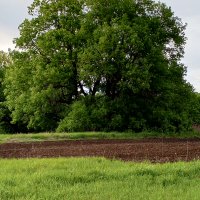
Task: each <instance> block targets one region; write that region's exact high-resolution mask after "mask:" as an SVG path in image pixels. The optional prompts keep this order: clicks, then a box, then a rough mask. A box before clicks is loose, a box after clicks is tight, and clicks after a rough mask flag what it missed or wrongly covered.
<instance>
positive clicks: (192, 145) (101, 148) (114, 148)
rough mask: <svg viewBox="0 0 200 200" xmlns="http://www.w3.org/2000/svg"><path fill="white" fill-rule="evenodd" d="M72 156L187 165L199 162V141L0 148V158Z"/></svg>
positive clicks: (59, 143) (40, 144)
mask: <svg viewBox="0 0 200 200" xmlns="http://www.w3.org/2000/svg"><path fill="white" fill-rule="evenodd" d="M72 156H73V157H74V156H78V157H82V156H87V157H92V156H103V157H106V158H111V159H121V160H124V161H144V160H148V161H151V162H174V161H180V160H183V161H189V160H195V159H199V158H200V139H143V140H77V141H46V142H32V143H6V144H1V145H0V157H1V158H29V157H37V158H44V157H72Z"/></svg>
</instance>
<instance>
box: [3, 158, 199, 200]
mask: <svg viewBox="0 0 200 200" xmlns="http://www.w3.org/2000/svg"><path fill="white" fill-rule="evenodd" d="M0 165H1V170H0V199H2V200H7V199H17V200H18V199H26V200H27V199H30V200H32V199H34V200H38V199H48V200H57V199H58V200H62V199H63V200H64V199H67V200H72V199H73V200H79V199H80V200H88V199H91V200H97V199H99V200H102V199H105V200H118V199H120V200H121V199H127V200H129V199H141V200H144V199H145V200H146V199H150V200H154V199H156V200H157V199H162V200H163V199H164V200H165V199H166V200H168V199H170V200H173V199H177V200H180V199H181V200H184V199H188V200H191V199H192V200H195V199H200V190H199V185H200V161H196V162H190V163H183V162H180V163H174V164H150V163H124V162H121V161H110V160H106V159H104V158H67V159H66V158H57V159H25V160H3V159H1V160H0Z"/></svg>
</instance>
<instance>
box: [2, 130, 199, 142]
mask: <svg viewBox="0 0 200 200" xmlns="http://www.w3.org/2000/svg"><path fill="white" fill-rule="evenodd" d="M173 137H174V138H200V132H195V131H191V132H187V133H159V132H148V131H145V132H140V133H133V132H121V133H120V132H77V133H34V134H30V133H29V134H0V143H4V142H12V141H15V142H29V141H44V140H78V139H142V138H173Z"/></svg>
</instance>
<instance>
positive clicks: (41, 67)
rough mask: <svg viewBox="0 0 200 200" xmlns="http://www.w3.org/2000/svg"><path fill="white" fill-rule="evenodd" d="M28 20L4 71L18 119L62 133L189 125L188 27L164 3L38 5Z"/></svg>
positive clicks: (99, 0) (81, 0)
mask: <svg viewBox="0 0 200 200" xmlns="http://www.w3.org/2000/svg"><path fill="white" fill-rule="evenodd" d="M29 14H30V15H32V19H31V20H25V21H24V22H23V23H22V24H21V26H20V37H19V38H17V39H16V45H17V46H18V47H19V48H20V49H21V51H20V52H15V53H14V54H13V65H12V66H11V67H10V68H9V70H8V71H7V73H6V80H5V86H6V89H5V94H6V98H7V105H8V106H9V109H10V110H11V112H12V117H13V121H15V122H17V121H22V122H23V123H24V124H27V125H28V127H30V128H35V129H36V130H37V129H38V130H54V129H55V128H56V127H57V125H58V123H59V121H60V120H62V119H63V121H61V122H60V124H59V127H58V130H72V131H73V130H103V129H106V130H126V129H132V130H138V131H139V130H142V129H149V128H151V129H152V128H154V129H160V130H172V131H180V130H184V129H188V127H189V126H190V125H191V121H189V120H186V119H187V117H188V116H189V112H190V106H189V105H190V102H191V101H190V99H191V96H192V93H193V89H192V87H191V86H190V85H189V84H188V83H186V81H185V80H184V75H185V73H186V69H185V67H184V65H182V64H181V63H180V59H181V58H182V56H183V54H184V45H185V40H186V38H185V35H184V30H185V24H183V23H182V22H181V20H180V19H179V18H177V17H175V16H174V14H173V12H172V11H171V9H170V8H168V7H167V6H166V5H165V4H163V3H155V2H154V1H151V0H134V1H133V0H122V1H117V0H110V1H107V0H57V1H55V0H48V1H47V0H40V1H39V0H35V1H34V2H33V4H32V5H31V6H30V7H29ZM77 101H79V102H78V103H77ZM81 105H82V107H81ZM81 113H82V114H81ZM79 116H84V118H83V119H85V120H78V118H79ZM86 119H87V120H86ZM86 121H87V122H86ZM80 123H82V124H80ZM86 124H87V125H86ZM88 124H90V125H91V126H90V127H89V125H88ZM63 127H64V128H63ZM77 127H79V128H77Z"/></svg>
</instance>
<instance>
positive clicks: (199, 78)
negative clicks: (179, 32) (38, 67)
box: [0, 0, 200, 92]
mask: <svg viewBox="0 0 200 200" xmlns="http://www.w3.org/2000/svg"><path fill="white" fill-rule="evenodd" d="M160 1H161V2H164V3H166V4H167V5H168V6H171V8H172V10H173V11H174V13H175V15H176V16H178V17H179V18H181V19H182V21H183V22H185V23H187V24H188V26H187V30H186V36H187V38H188V40H187V44H186V46H185V57H184V58H183V60H182V62H183V63H184V64H185V65H186V66H187V77H186V79H187V81H189V82H190V83H191V84H192V85H193V86H194V88H195V90H196V91H198V92H200V66H199V65H200V64H199V62H198V61H199V60H198V59H199V55H200V12H199V9H200V1H198V0H190V1H188V0H160ZM32 2H33V0H0V50H4V51H7V50H8V48H11V49H13V48H14V45H13V44H12V41H13V38H16V37H18V36H19V31H18V26H19V25H20V24H21V23H22V22H23V20H24V19H25V18H28V12H27V6H28V5H30V4H31V3H32Z"/></svg>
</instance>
